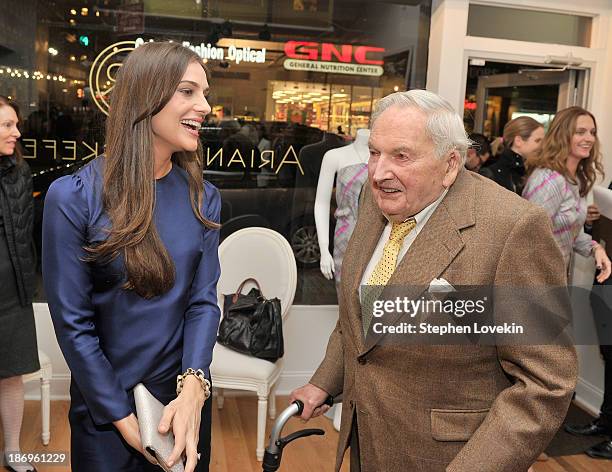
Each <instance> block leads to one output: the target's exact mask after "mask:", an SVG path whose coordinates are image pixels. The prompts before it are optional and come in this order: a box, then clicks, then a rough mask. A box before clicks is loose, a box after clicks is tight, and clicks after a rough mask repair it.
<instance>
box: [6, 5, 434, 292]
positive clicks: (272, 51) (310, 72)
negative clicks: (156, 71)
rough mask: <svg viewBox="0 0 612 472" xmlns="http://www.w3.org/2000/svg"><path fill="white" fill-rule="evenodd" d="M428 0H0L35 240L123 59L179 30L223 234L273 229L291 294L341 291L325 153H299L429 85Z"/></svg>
mask: <svg viewBox="0 0 612 472" xmlns="http://www.w3.org/2000/svg"><path fill="white" fill-rule="evenodd" d="M430 8H431V7H430V1H422V2H419V1H418V0H409V1H402V0H397V1H395V2H394V1H391V2H389V1H372V0H370V1H356V0H240V1H238V0H235V1H232V0H223V1H219V0H201V1H193V0H177V1H172V2H168V1H161V0H95V1H93V0H92V1H88V2H79V3H78V5H77V3H76V2H69V1H63V0H54V1H43V0H23V1H21V2H9V1H8V0H0V9H1V10H2V11H3V14H2V16H1V17H0V94H2V95H5V96H9V97H10V98H11V99H13V100H14V101H16V102H17V103H18V105H19V106H20V108H21V114H22V139H21V146H22V148H23V151H24V154H25V157H26V158H27V159H28V163H29V164H30V166H31V168H32V171H33V175H34V186H35V195H36V200H35V201H36V210H37V211H36V215H37V222H36V234H35V240H36V243H37V245H38V247H39V248H40V244H41V243H40V225H41V218H42V208H43V205H44V197H45V194H46V191H47V189H48V187H49V185H50V184H51V182H52V181H53V180H55V179H56V178H58V177H59V176H61V175H65V174H69V173H72V172H74V171H75V170H77V169H78V168H80V167H81V166H82V165H85V164H86V163H87V162H88V161H89V160H91V159H93V158H95V156H97V155H99V154H101V153H102V152H103V150H104V122H105V119H106V116H107V113H108V107H109V98H110V96H112V90H113V85H114V81H115V77H116V74H117V71H118V70H119V68H120V67H121V63H122V61H123V60H124V59H125V57H126V56H127V54H128V53H129V52H130V51H131V50H133V49H134V48H136V47H139V46H140V45H142V44H144V43H145V42H148V41H175V42H179V43H181V44H184V45H186V46H188V47H190V48H192V49H193V50H194V51H196V52H197V53H198V55H200V56H201V57H202V59H203V60H204V62H206V64H207V67H208V69H209V82H210V84H211V95H210V97H209V101H210V103H211V106H212V112H211V114H210V115H209V117H208V118H207V120H206V123H205V126H204V127H203V130H202V134H201V138H202V143H203V147H204V155H205V160H206V171H205V178H206V179H208V180H210V181H211V182H212V183H214V184H215V185H216V186H217V187H218V188H219V189H220V191H221V195H222V199H223V209H222V223H223V229H222V230H221V237H222V238H225V237H227V236H228V235H229V234H231V233H232V232H234V231H236V230H238V229H240V228H243V227H248V226H266V227H269V228H272V229H274V230H276V231H279V232H280V233H281V234H283V235H284V236H285V237H286V238H287V240H288V241H289V242H290V244H291V245H292V247H293V249H294V253H295V255H296V259H297V262H298V268H299V269H298V271H299V277H298V280H299V282H298V290H297V293H296V298H295V303H299V304H334V303H336V302H337V299H336V289H335V284H334V281H329V280H326V279H325V278H324V277H323V276H322V275H321V273H320V271H319V248H318V243H317V237H316V226H315V223H314V215H313V207H314V201H315V198H316V186H317V180H318V175H319V170H320V166H321V162H322V159H323V155H315V156H313V155H312V153H311V152H304V153H302V152H301V151H302V149H303V148H304V147H306V146H308V145H312V144H314V143H321V142H323V141H325V142H326V143H330V142H332V141H333V146H332V147H339V146H342V145H347V144H349V143H350V142H351V141H352V140H353V139H354V137H355V135H356V134H357V131H358V130H359V129H362V128H367V127H368V126H369V124H370V115H371V113H372V109H373V107H374V106H375V104H376V102H377V101H378V100H380V98H381V97H383V96H384V95H386V94H388V93H391V92H393V91H396V90H405V89H407V88H415V87H419V88H422V87H424V85H425V68H426V60H425V58H426V57H427V41H428V36H429V19H430ZM312 149H313V148H312V147H311V148H310V150H311V151H312ZM332 200H333V199H332ZM330 205H331V206H332V211H331V212H330V214H332V215H333V205H334V204H333V202H330ZM332 218H333V217H332ZM330 228H331V231H332V233H333V228H334V222H333V221H331V222H330ZM333 236H334V235H333V234H330V241H331V243H330V244H331V245H333ZM44 299H45V297H44V293H42V289H40V290H39V300H44Z"/></svg>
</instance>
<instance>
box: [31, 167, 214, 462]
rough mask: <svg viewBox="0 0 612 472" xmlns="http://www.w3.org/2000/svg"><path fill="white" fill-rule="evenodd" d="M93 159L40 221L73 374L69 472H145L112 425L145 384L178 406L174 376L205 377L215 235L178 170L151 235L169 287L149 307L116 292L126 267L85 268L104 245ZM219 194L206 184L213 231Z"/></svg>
mask: <svg viewBox="0 0 612 472" xmlns="http://www.w3.org/2000/svg"><path fill="white" fill-rule="evenodd" d="M103 165H104V157H98V158H97V159H95V160H94V161H92V162H91V163H90V164H88V165H87V166H85V167H83V168H82V169H80V170H79V171H78V172H77V173H75V174H73V175H70V176H65V177H61V178H59V179H57V180H56V181H55V182H53V184H52V185H51V187H50V188H49V191H48V193H47V196H46V199H45V209H44V219H43V257H42V263H43V278H44V286H45V291H46V295H47V299H48V303H49V309H50V311H51V316H52V319H53V324H54V326H55V332H56V336H57V339H58V342H59V344H60V347H61V349H62V352H63V354H64V357H65V358H66V361H67V363H68V366H69V367H70V370H71V374H72V382H71V407H70V415H69V418H70V424H71V430H72V450H71V455H72V470H73V471H87V472H91V471H110V470H113V471H115V470H126V471H128V470H129V471H141V470H147V469H148V468H149V467H148V465H147V464H148V462H146V460H145V459H144V458H143V457H142V456H141V455H140V454H139V453H138V452H136V451H135V450H133V449H131V448H130V447H129V446H128V445H127V444H126V443H125V442H124V441H123V439H122V438H121V435H120V434H119V433H118V432H117V430H116V429H115V428H114V426H113V425H112V424H111V423H112V422H113V421H115V420H119V419H121V418H124V417H126V416H128V415H129V414H130V413H132V412H134V413H135V409H134V403H133V395H132V393H131V390H132V388H133V387H134V386H135V385H136V384H137V383H139V382H143V383H144V384H145V385H146V386H147V387H149V390H150V391H151V392H152V393H153V394H154V395H156V396H157V398H158V399H159V400H160V401H162V402H163V403H164V404H167V403H168V402H169V401H171V400H172V399H173V398H175V397H176V394H175V393H174V389H175V387H176V375H177V374H179V373H181V372H184V371H185V370H186V369H187V368H189V367H191V368H193V369H202V370H203V371H204V372H205V373H206V375H207V376H208V377H210V372H209V367H210V363H211V360H212V352H213V346H214V344H215V340H216V335H217V327H218V323H219V318H220V312H219V308H218V306H217V290H216V286H217V281H218V279H219V274H220V268H219V258H218V252H217V251H218V245H219V231H217V230H211V229H208V228H205V227H204V226H203V225H202V224H201V223H200V222H199V221H198V220H197V219H196V217H195V215H194V214H193V210H192V208H191V204H190V196H189V187H188V180H187V174H186V172H185V171H184V170H183V169H181V168H179V167H178V166H177V165H176V164H174V165H173V167H172V170H171V171H170V172H169V173H168V174H167V175H166V176H164V177H163V178H161V179H158V180H156V184H155V186H156V201H155V214H154V218H155V226H156V228H157V231H158V234H159V236H160V238H161V240H162V242H163V243H164V245H165V247H166V248H167V250H168V252H169V254H170V256H171V257H172V260H173V261H174V265H175V272H176V277H175V283H174V286H173V287H172V288H171V289H170V290H169V291H168V292H166V293H165V294H163V295H161V296H156V297H154V298H151V299H145V298H142V297H140V296H138V295H137V294H136V293H134V292H132V291H129V290H125V289H123V288H122V285H123V283H124V282H125V271H124V264H123V259H122V258H121V257H118V258H116V259H115V260H113V261H111V262H110V263H106V264H101V263H88V262H84V258H85V256H86V253H85V251H84V249H83V247H84V246H87V245H91V244H95V243H97V242H100V241H102V240H104V239H105V237H106V235H107V229H108V228H109V227H110V222H109V219H108V216H107V215H106V213H105V211H104V209H103V205H102V168H103ZM220 207H221V199H220V196H219V192H218V190H217V189H216V188H215V187H214V186H213V185H211V184H209V183H208V182H205V196H204V202H203V214H204V215H205V216H206V217H207V218H208V219H209V220H212V221H215V222H218V221H219V214H220ZM210 404H211V401H210V400H209V401H207V402H206V403H205V407H204V410H203V416H202V430H201V432H200V446H199V448H198V449H199V450H200V451H201V452H202V460H201V461H200V464H199V465H200V467H199V468H198V469H197V470H208V459H209V456H210V411H211V410H210Z"/></svg>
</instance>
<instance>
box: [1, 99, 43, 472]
mask: <svg viewBox="0 0 612 472" xmlns="http://www.w3.org/2000/svg"><path fill="white" fill-rule="evenodd" d="M17 112H18V109H17V106H16V105H14V104H13V103H11V102H10V101H9V100H8V99H7V98H5V97H2V96H0V287H2V288H1V289H0V416H1V417H2V432H3V437H4V460H5V463H6V465H7V467H8V469H9V470H14V471H17V472H26V471H32V470H35V469H34V467H33V466H32V465H30V464H28V463H27V462H20V461H19V459H20V457H19V453H20V448H19V434H20V431H21V422H22V419H23V381H22V378H21V376H22V375H23V374H28V373H30V372H35V371H37V370H38V369H40V365H39V363H38V349H37V346H36V327H35V325H34V311H33V309H32V296H33V293H34V286H35V275H34V266H35V256H34V251H33V244H32V226H33V222H34V208H33V201H32V176H31V174H30V168H29V166H28V165H27V164H26V163H25V161H24V160H23V159H22V158H21V154H20V152H19V145H18V144H17V140H18V139H19V137H20V136H21V134H20V133H19V130H18V129H17V124H18V121H19V120H18V113H17Z"/></svg>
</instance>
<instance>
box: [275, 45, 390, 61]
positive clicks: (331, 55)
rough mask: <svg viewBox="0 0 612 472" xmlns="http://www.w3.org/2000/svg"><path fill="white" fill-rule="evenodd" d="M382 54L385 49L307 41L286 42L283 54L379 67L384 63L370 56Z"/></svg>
mask: <svg viewBox="0 0 612 472" xmlns="http://www.w3.org/2000/svg"><path fill="white" fill-rule="evenodd" d="M384 52H385V48H377V47H374V46H353V45H351V44H341V45H337V44H330V43H313V42H309V41H287V42H286V43H285V54H286V55H287V57H289V58H291V59H306V60H309V61H327V62H329V61H333V62H344V63H349V64H350V63H353V64H365V65H378V66H381V65H383V64H384V61H383V60H382V59H374V58H373V57H372V56H374V55H378V56H380V55H381V54H382V53H384ZM377 53H378V54H377Z"/></svg>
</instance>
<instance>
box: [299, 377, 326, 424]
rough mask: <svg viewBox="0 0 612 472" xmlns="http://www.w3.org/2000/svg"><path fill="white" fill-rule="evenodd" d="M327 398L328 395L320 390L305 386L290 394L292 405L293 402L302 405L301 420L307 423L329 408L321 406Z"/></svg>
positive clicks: (308, 385)
mask: <svg viewBox="0 0 612 472" xmlns="http://www.w3.org/2000/svg"><path fill="white" fill-rule="evenodd" d="M328 396H329V394H328V393H327V392H326V391H325V390H323V389H322V388H319V387H317V386H316V385H312V384H306V385H304V386H303V387H300V388H298V389H295V390H294V391H293V392H291V397H290V401H291V402H292V403H293V402H294V401H295V400H300V401H301V402H302V403H303V404H304V410H303V411H302V415H301V418H302V419H303V420H305V421H307V420H309V419H310V418H315V417H317V416H319V415H322V414H323V413H325V412H326V411H327V410H329V406H328V405H324V404H323V402H324V401H325V399H326V398H327V397H328Z"/></svg>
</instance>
